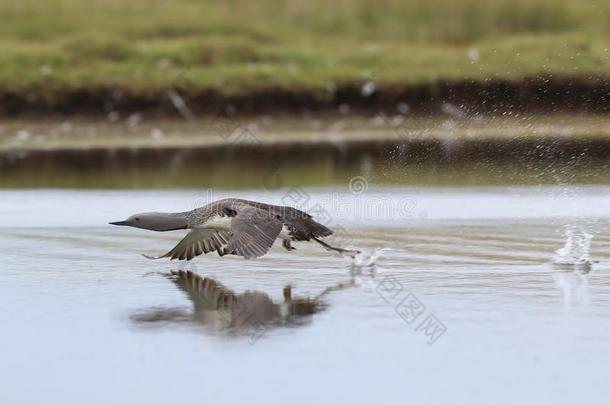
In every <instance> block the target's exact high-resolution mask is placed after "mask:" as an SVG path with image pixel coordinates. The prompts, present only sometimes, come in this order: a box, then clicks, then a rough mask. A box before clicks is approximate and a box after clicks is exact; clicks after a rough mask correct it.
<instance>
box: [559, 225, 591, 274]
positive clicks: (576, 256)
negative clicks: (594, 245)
mask: <svg viewBox="0 0 610 405" xmlns="http://www.w3.org/2000/svg"><path fill="white" fill-rule="evenodd" d="M564 235H565V238H566V239H565V244H564V245H563V247H562V248H561V249H557V250H556V251H555V255H554V256H553V263H554V264H557V265H560V266H578V267H589V266H591V263H592V262H591V257H590V250H591V240H592V239H593V235H591V234H590V233H587V232H586V231H585V230H584V229H583V228H582V227H577V226H574V225H566V227H565V231H564Z"/></svg>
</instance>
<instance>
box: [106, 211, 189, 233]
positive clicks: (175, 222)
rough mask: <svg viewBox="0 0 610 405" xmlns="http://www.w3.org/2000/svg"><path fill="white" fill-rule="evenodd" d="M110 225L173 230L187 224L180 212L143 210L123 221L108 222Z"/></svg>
mask: <svg viewBox="0 0 610 405" xmlns="http://www.w3.org/2000/svg"><path fill="white" fill-rule="evenodd" d="M110 225H121V226H132V227H134V228H141V229H148V230H150V231H175V230H177V229H186V228H187V227H188V224H187V222H186V217H185V216H184V215H182V214H167V213H163V212H144V213H141V214H134V215H132V216H130V217H129V218H127V219H126V220H125V221H118V222H110Z"/></svg>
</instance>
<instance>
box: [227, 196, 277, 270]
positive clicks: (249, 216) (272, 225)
mask: <svg viewBox="0 0 610 405" xmlns="http://www.w3.org/2000/svg"><path fill="white" fill-rule="evenodd" d="M281 230H282V222H281V221H280V220H279V219H278V216H277V215H276V214H274V213H272V212H269V211H265V210H261V209H258V208H255V207H251V206H241V207H239V208H238V209H237V214H236V215H235V216H234V217H233V219H232V221H231V238H230V239H229V243H228V244H227V246H226V248H225V253H227V254H232V255H238V256H243V257H245V258H246V259H252V258H254V257H260V256H263V255H264V254H265V253H267V252H268V251H269V249H271V246H272V245H273V242H274V241H275V239H276V238H277V237H278V236H279V234H280V231H281Z"/></svg>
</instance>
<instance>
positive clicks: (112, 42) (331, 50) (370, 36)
mask: <svg viewBox="0 0 610 405" xmlns="http://www.w3.org/2000/svg"><path fill="white" fill-rule="evenodd" d="M404 3H405V2H404V1H400V0H385V1H373V0H341V1H337V2H332V3H330V2H324V1H321V0H313V1H309V2H301V1H295V0H290V1H277V0H262V1H256V2H249V1H246V0H229V1H224V2H216V1H214V2H210V1H194V0H179V1H172V2H165V1H150V0H149V1H145V0H129V1H120V0H107V1H104V2H90V1H85V0H48V1H45V2H38V1H29V0H28V1H18V0H6V1H3V2H1V3H0V18H1V19H2V21H3V23H2V24H1V25H0V46H1V47H2V48H1V49H2V52H1V53H0V99H1V100H2V105H3V107H4V110H5V111H4V112H5V113H6V112H9V113H10V112H11V111H21V110H27V108H28V106H37V107H40V108H43V109H44V108H48V109H50V110H53V109H59V110H61V109H70V108H71V107H78V104H79V102H81V101H82V100H83V99H85V100H87V102H88V103H91V104H92V105H93V106H95V105H98V106H99V108H100V109H103V108H105V109H107V110H112V109H113V104H117V105H121V103H124V104H129V103H126V102H125V100H136V101H138V100H139V101H138V102H137V103H136V104H138V105H137V108H140V109H146V108H147V106H155V105H156V104H157V103H158V100H159V99H160V98H163V99H167V93H168V91H169V90H171V89H174V90H176V91H177V92H178V93H179V94H180V95H181V96H182V97H184V98H185V99H186V100H187V102H189V103H195V104H201V103H205V102H206V101H209V99H210V98H222V97H225V96H226V97H238V98H239V97H242V96H247V95H250V94H256V93H258V94H268V93H276V94H284V95H285V94H299V93H302V94H304V95H306V96H307V97H309V98H311V99H313V100H320V99H322V100H323V99H328V98H332V97H334V94H335V92H336V91H341V90H342V89H350V88H353V89H356V90H362V92H363V93H364V94H365V95H367V94H369V93H371V91H373V92H383V91H384V90H391V89H396V88H404V89H406V90H409V89H414V88H417V86H424V87H425V86H427V85H430V84H432V83H437V82H455V83H464V82H480V83H485V82H486V81H496V82H504V81H506V82H519V81H520V80H522V79H524V78H531V77H544V78H545V79H544V80H547V79H549V78H550V79H553V80H562V79H563V78H566V79H567V78H570V79H574V78H576V79H578V80H580V81H584V82H587V81H588V80H591V79H592V78H597V79H599V78H602V79H605V78H608V77H610V49H609V48H610V45H609V43H610V41H609V39H610V28H609V26H608V24H607V21H610V3H608V2H603V1H597V0H580V1H577V0H567V1H566V0H489V1H486V2H481V1H475V0H460V1H457V2H454V1H450V0H428V1H425V2H408V3H407V4H404ZM368 81H370V82H371V83H374V86H373V85H370V84H369V85H367V84H366V83H367V82H368ZM89 99H93V101H91V100H89Z"/></svg>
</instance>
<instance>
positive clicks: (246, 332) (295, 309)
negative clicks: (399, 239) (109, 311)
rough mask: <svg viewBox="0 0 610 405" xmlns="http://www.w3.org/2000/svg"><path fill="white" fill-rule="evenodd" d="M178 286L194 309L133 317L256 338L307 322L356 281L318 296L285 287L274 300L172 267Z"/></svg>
mask: <svg viewBox="0 0 610 405" xmlns="http://www.w3.org/2000/svg"><path fill="white" fill-rule="evenodd" d="M163 276H164V277H166V278H168V279H169V280H170V281H172V282H173V283H174V284H175V285H176V287H178V289H180V290H182V291H184V292H185V293H186V295H187V297H188V298H189V300H190V301H191V302H192V304H193V309H192V311H188V310H184V309H182V308H151V309H147V310H145V311H142V312H138V313H136V314H134V315H133V316H132V317H131V318H132V320H133V321H134V322H135V323H137V324H140V325H151V324H156V323H163V322H187V323H191V324H198V325H205V326H206V327H207V328H206V329H208V330H212V331H218V332H225V333H227V334H230V335H236V336H248V337H249V339H250V341H251V342H253V341H256V340H257V339H258V338H259V337H260V336H262V335H263V334H264V333H265V332H266V331H267V330H269V329H270V328H277V327H289V326H297V325H301V324H305V323H307V322H309V321H310V320H311V315H312V314H315V313H317V312H320V311H323V310H324V309H326V307H327V304H326V303H325V301H324V299H323V298H324V296H325V295H326V294H328V293H329V292H331V291H335V290H339V289H343V288H348V287H351V286H353V285H354V279H353V278H352V279H351V280H350V282H348V283H341V284H337V285H335V286H332V287H329V288H327V289H326V290H324V291H323V292H322V293H321V294H319V295H318V296H315V297H313V298H310V297H300V298H299V297H293V296H292V289H291V287H290V286H286V287H284V289H283V296H284V298H283V301H280V302H274V301H273V300H272V299H271V298H270V297H269V296H268V295H267V294H265V293H262V292H259V291H246V292H244V293H242V294H236V293H235V292H233V291H231V290H230V289H228V288H227V287H225V286H224V285H222V284H221V283H220V282H218V281H216V280H214V279H211V278H208V277H201V276H199V275H198V274H196V273H193V272H192V271H184V270H178V271H172V272H171V273H167V274H163Z"/></svg>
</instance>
